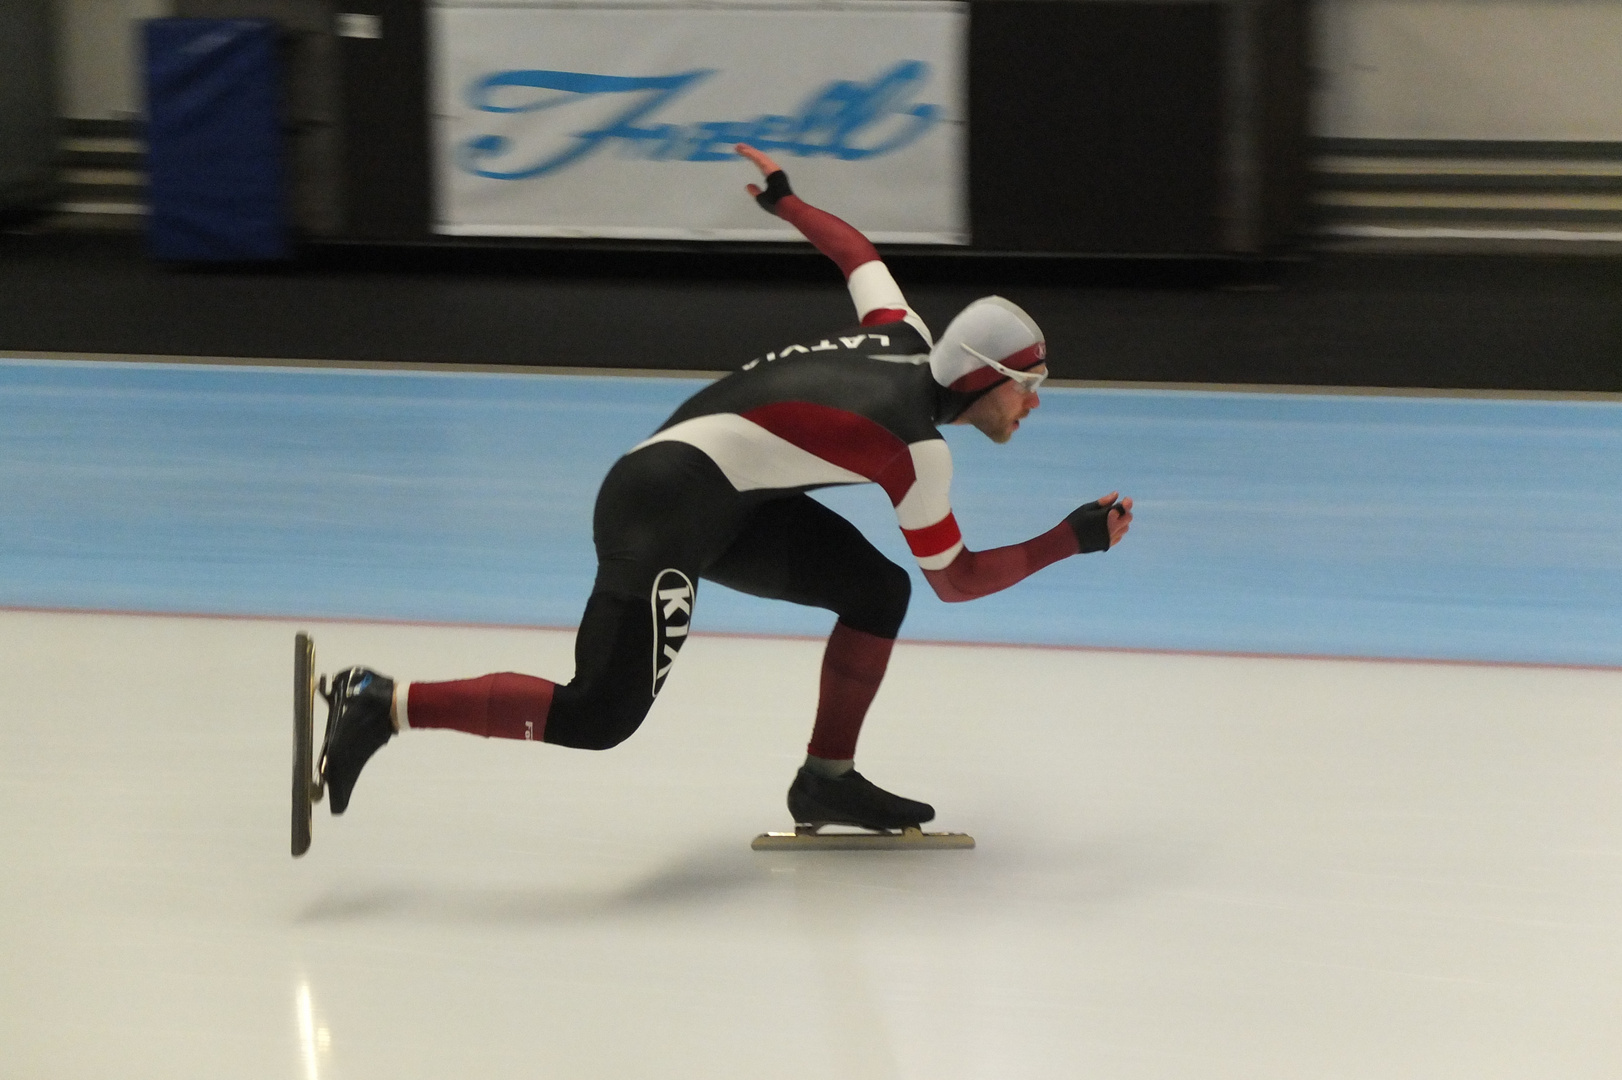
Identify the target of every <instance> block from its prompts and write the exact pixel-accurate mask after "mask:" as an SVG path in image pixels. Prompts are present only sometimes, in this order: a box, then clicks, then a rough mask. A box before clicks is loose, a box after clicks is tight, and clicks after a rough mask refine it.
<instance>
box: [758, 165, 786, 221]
mask: <svg viewBox="0 0 1622 1080" xmlns="http://www.w3.org/2000/svg"><path fill="white" fill-rule="evenodd" d="M792 194H794V192H792V191H790V190H789V186H788V173H786V172H784V171H783V170H782V169H778V170H777V171H776V172H774V173H772V174H771V175H770V176H768V177H767V178H766V190H765V191H762V192H761V193H760V194H759V195H756V196H755V201H756V202H757V203H759V204H760V208H761V209H762V210H764V211H766V212H767V213H768V214H776V213H777V200H778V199H781V198H782V197H783V196H784V195H792Z"/></svg>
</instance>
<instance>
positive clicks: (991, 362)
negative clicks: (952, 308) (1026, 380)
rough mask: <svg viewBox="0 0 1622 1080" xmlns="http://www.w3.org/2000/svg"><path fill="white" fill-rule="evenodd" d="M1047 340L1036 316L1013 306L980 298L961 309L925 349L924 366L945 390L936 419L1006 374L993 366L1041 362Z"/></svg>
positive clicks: (951, 415)
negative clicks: (927, 348)
mask: <svg viewBox="0 0 1622 1080" xmlns="http://www.w3.org/2000/svg"><path fill="white" fill-rule="evenodd" d="M1047 355H1048V351H1047V343H1046V342H1045V341H1044V340H1043V338H1042V330H1041V328H1040V327H1038V326H1037V325H1036V320H1034V319H1032V318H1031V317H1030V316H1029V315H1027V314H1026V313H1025V311H1024V309H1022V308H1021V307H1020V306H1019V305H1018V304H1014V303H1011V302H1009V301H1007V300H1004V299H1003V298H1002V297H1000V296H985V297H981V298H980V299H979V300H976V301H975V302H974V303H972V304H970V305H969V306H968V307H966V308H964V309H963V310H962V311H960V312H958V315H957V318H955V319H953V320H952V322H951V325H949V326H947V328H946V332H945V333H943V334H942V335H941V337H940V340H939V341H937V342H936V343H935V347H934V348H933V349H931V350H930V351H929V370H930V373H931V374H932V375H934V377H935V381H936V382H937V383H939V384H940V386H941V388H942V389H943V390H945V391H947V393H946V395H945V397H946V399H947V400H946V401H945V402H944V403H943V409H942V413H943V415H942V416H941V419H942V420H943V421H950V420H955V419H957V417H958V416H960V415H961V414H962V412H963V410H964V409H967V408H968V407H969V406H970V405H972V404H973V403H974V402H975V400H976V399H977V398H979V397H981V396H982V395H983V394H985V393H986V392H987V391H988V390H990V389H991V388H992V387H994V386H996V385H997V384H998V383H1000V382H1002V381H1003V380H1005V379H1007V378H1008V375H1007V374H1006V373H1005V372H1004V371H1002V370H998V369H999V368H1003V369H1012V370H1014V371H1025V370H1027V369H1029V368H1033V367H1036V366H1037V365H1038V364H1041V363H1043V362H1045V361H1046V360H1047Z"/></svg>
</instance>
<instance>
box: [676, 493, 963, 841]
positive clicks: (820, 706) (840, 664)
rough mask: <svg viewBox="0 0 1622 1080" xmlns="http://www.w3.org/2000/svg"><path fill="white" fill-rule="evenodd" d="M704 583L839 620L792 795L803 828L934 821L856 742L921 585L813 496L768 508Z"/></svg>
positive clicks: (894, 826) (888, 826)
mask: <svg viewBox="0 0 1622 1080" xmlns="http://www.w3.org/2000/svg"><path fill="white" fill-rule="evenodd" d="M704 576H705V577H707V578H709V579H711V580H712V581H716V582H719V583H721V584H723V585H726V586H728V587H729V588H733V589H737V590H739V591H740V592H745V593H749V594H751V595H754V596H764V597H769V598H771V599H774V600H789V601H792V602H793V603H796V604H806V605H810V606H813V607H820V608H826V609H827V610H829V611H832V612H834V613H835V614H837V615H838V616H839V621H838V622H836V623H835V624H834V629H833V633H832V634H830V635H829V637H828V646H827V648H826V650H825V651H824V652H823V656H822V677H821V693H820V696H819V698H818V700H817V718H816V722H815V724H814V725H813V727H812V731H811V744H810V746H808V747H807V750H808V754H807V757H806V763H805V765H804V766H803V767H802V768H801V769H800V771H799V773H798V774H797V775H796V776H795V778H794V784H793V786H792V787H790V788H789V796H788V803H789V811H790V813H792V814H793V815H794V819H795V820H796V821H799V822H805V823H812V824H834V823H837V824H846V825H860V826H863V827H865V828H870V829H898V828H902V827H904V826H908V825H919V824H921V823H923V822H925V821H928V820H930V819H931V818H933V817H934V816H935V810H934V808H933V807H931V806H930V805H929V804H928V803H922V802H918V801H916V800H913V799H904V798H901V797H900V796H898V795H892V794H890V793H889V792H887V791H885V790H884V789H882V788H879V787H877V786H875V785H874V784H872V783H870V782H869V781H868V780H867V779H866V778H864V777H863V776H862V775H861V774H860V773H858V772H857V771H856V770H855V757H856V739H857V736H858V735H859V734H860V733H861V729H862V721H863V720H864V719H865V718H866V716H867V710H868V707H869V706H870V705H871V704H872V703H873V697H874V695H875V694H876V693H878V689H879V684H880V683H881V682H882V681H883V679H884V671H885V668H886V667H887V666H888V665H889V660H890V650H891V647H892V646H893V645H894V644H895V636H896V633H897V631H899V630H900V629H901V620H902V619H903V618H904V617H905V616H906V613H907V601H908V599H909V598H910V596H911V593H912V582H911V579H910V578H908V576H907V572H906V571H905V570H903V569H901V568H900V567H899V566H897V565H896V564H895V563H893V562H891V561H890V560H889V559H886V558H885V557H884V556H883V555H882V554H880V553H879V551H878V549H877V548H875V547H873V545H872V544H870V543H868V541H867V538H866V537H864V536H863V535H862V534H861V533H860V532H859V531H858V530H857V529H856V527H855V526H853V525H851V524H850V522H848V521H846V520H845V519H844V518H842V517H840V516H839V515H838V514H836V513H834V512H833V511H832V510H829V509H828V508H827V507H826V506H823V505H822V504H821V503H819V502H817V501H816V500H815V499H812V498H810V497H809V496H805V495H800V496H796V497H793V498H788V499H776V500H773V501H771V502H769V503H767V504H765V505H764V506H762V507H761V508H760V509H759V510H758V511H756V513H755V514H754V515H753V517H752V518H751V519H750V521H749V523H748V525H747V526H746V527H745V528H744V530H743V532H742V533H740V534H739V536H738V539H737V540H735V541H734V542H733V544H732V546H731V547H730V548H729V549H728V550H727V553H726V554H725V555H724V556H723V557H722V558H721V559H720V560H719V561H717V562H715V563H713V564H711V566H710V567H709V568H708V569H707V570H705V571H704Z"/></svg>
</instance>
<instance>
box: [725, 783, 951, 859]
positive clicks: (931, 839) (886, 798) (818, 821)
mask: <svg viewBox="0 0 1622 1080" xmlns="http://www.w3.org/2000/svg"><path fill="white" fill-rule="evenodd" d="M788 809H789V813H790V814H792V815H794V820H795V822H796V825H795V828H794V831H793V832H791V833H762V834H761V835H759V836H757V837H755V839H754V842H753V843H751V844H750V845H749V846H750V847H751V848H753V849H754V850H756V851H783V850H787V849H794V848H817V849H821V850H825V851H826V850H835V851H861V850H881V851H894V850H897V849H929V848H955V849H960V850H961V849H964V848H972V847H974V837H972V836H969V835H968V834H967V833H926V832H924V831H923V829H922V825H923V823H924V822H926V821H930V820H932V819H933V818H934V817H935V808H934V807H933V806H930V805H929V804H928V803H922V802H918V801H916V800H914V799H904V798H902V797H901V796H899V795H892V794H891V793H890V792H888V791H885V790H884V789H883V788H881V787H879V786H878V785H876V784H874V783H873V782H872V781H870V780H868V779H867V778H866V777H864V776H863V775H862V774H861V773H859V772H856V771H855V770H851V771H850V772H847V773H845V774H844V775H842V776H838V777H826V776H819V775H818V774H816V773H814V772H812V771H810V770H809V769H803V768H802V769H801V770H800V771H799V774H798V775H797V776H795V777H794V784H793V786H792V787H790V788H789V790H788ZM829 828H832V829H834V830H835V831H832V832H824V831H823V830H824V829H829ZM851 829H855V830H857V831H854V832H852V831H848V830H851Z"/></svg>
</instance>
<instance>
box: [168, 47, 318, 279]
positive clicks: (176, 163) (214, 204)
mask: <svg viewBox="0 0 1622 1080" xmlns="http://www.w3.org/2000/svg"><path fill="white" fill-rule="evenodd" d="M276 41H277V30H276V26H275V24H273V23H270V22H266V21H264V20H260V19H154V20H151V21H150V22H148V23H147V24H146V78H147V118H148V122H147V160H148V170H149V175H150V184H151V188H150V204H151V211H152V216H151V222H150V227H149V230H148V245H149V250H150V251H151V253H152V255H153V256H154V257H155V258H158V259H167V260H178V261H219V260H244V259H255V260H256V259H284V258H287V257H288V255H289V254H290V248H289V239H288V211H287V191H286V186H285V184H284V183H283V178H282V132H281V119H280V117H281V72H280V62H279V60H278V57H277V51H276Z"/></svg>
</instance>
